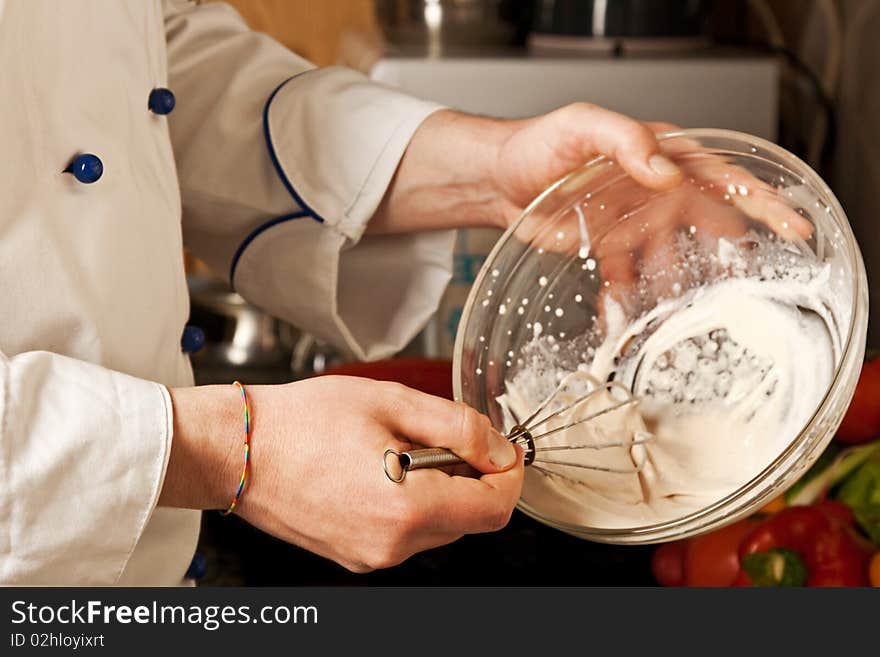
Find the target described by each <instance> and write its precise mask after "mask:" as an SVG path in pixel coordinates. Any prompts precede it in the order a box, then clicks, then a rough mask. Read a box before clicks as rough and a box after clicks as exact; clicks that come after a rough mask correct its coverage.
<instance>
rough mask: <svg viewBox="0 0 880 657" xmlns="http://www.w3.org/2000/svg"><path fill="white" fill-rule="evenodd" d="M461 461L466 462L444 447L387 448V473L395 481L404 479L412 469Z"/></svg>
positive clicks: (442, 465)
mask: <svg viewBox="0 0 880 657" xmlns="http://www.w3.org/2000/svg"><path fill="white" fill-rule="evenodd" d="M459 463H464V460H463V459H461V458H459V457H458V455H456V454H455V453H454V452H451V451H449V450H448V449H443V448H442V447H426V448H425V449H411V450H409V451H406V452H398V451H397V450H395V449H387V450H385V474H386V475H387V476H388V478H389V479H390V480H391V481H393V482H395V483H400V482H401V481H403V480H404V479H405V478H406V473H407V472H409V471H410V470H421V469H422V468H442V467H444V466H447V465H458V464H459Z"/></svg>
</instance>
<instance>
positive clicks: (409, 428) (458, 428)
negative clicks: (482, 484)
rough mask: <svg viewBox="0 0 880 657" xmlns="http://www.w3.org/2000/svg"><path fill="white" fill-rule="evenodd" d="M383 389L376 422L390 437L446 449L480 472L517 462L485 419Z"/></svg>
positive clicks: (393, 387) (406, 391)
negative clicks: (389, 432) (382, 426)
mask: <svg viewBox="0 0 880 657" xmlns="http://www.w3.org/2000/svg"><path fill="white" fill-rule="evenodd" d="M377 385H382V386H384V388H385V390H384V391H383V394H382V402H380V414H381V416H382V417H381V418H379V419H380V420H381V421H382V422H383V424H384V425H385V426H386V427H387V428H388V429H389V430H390V431H392V432H393V433H395V434H397V435H398V436H400V437H402V438H405V439H406V440H409V441H411V442H414V443H418V444H420V445H426V446H428V447H445V448H446V449H450V450H452V451H453V452H455V453H456V454H457V455H458V456H459V457H460V458H462V459H464V460H465V461H466V462H467V463H469V464H470V465H471V466H473V467H474V468H476V469H477V470H479V471H480V472H499V471H503V470H507V469H508V468H510V467H512V466H513V465H514V464H515V463H516V462H517V460H522V457H521V456H518V455H517V451H516V450H515V448H514V446H513V445H512V444H511V443H510V442H509V441H508V440H507V439H506V438H505V437H504V436H502V435H501V434H500V433H498V432H497V431H496V430H495V428H494V427H493V426H492V423H491V422H490V421H489V418H487V417H486V416H484V415H481V414H480V413H477V411H475V410H474V409H473V408H471V407H470V406H468V405H466V404H463V403H461V402H452V401H449V400H447V399H442V398H440V397H434V396H433V395H428V394H425V393H423V392H419V391H418V390H412V389H411V388H406V387H405V386H401V385H398V384H393V383H382V384H377Z"/></svg>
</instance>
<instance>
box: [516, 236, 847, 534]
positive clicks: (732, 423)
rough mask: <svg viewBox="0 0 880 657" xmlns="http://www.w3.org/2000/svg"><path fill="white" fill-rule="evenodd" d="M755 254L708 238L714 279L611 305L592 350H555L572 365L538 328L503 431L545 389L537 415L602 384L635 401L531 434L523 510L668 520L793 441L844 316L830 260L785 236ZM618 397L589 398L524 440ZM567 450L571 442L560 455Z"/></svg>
mask: <svg viewBox="0 0 880 657" xmlns="http://www.w3.org/2000/svg"><path fill="white" fill-rule="evenodd" d="M761 246H762V250H761V251H760V253H761V254H762V255H761V257H758V258H757V259H755V258H754V256H753V255H751V254H749V253H748V252H746V251H743V250H740V249H739V248H738V247H737V246H735V245H733V244H732V243H730V242H728V241H726V240H724V239H721V240H719V241H718V247H717V252H716V253H713V254H712V257H713V262H714V266H716V267H718V268H720V269H721V270H723V271H724V272H725V274H724V276H723V277H721V279H720V280H717V282H715V283H712V284H708V285H702V286H695V287H692V288H690V289H687V290H684V291H681V289H680V288H678V289H677V290H676V292H677V294H676V295H673V296H672V297H670V298H667V299H665V300H662V301H661V302H660V303H658V304H656V306H655V307H653V308H652V309H650V310H649V311H647V312H645V313H643V314H641V315H640V316H639V317H638V318H637V319H634V320H632V319H628V318H627V314H626V313H625V312H624V309H623V308H622V307H621V305H620V304H618V303H616V302H615V301H613V300H611V299H610V297H609V298H608V299H606V303H605V317H604V318H603V319H604V328H603V329H602V339H601V341H599V342H598V344H597V346H595V347H591V348H589V349H584V344H586V343H587V342H589V341H588V340H587V339H586V337H589V336H586V337H585V336H579V337H576V338H573V339H571V340H570V341H569V343H568V344H563V345H562V347H563V348H562V349H561V351H562V352H566V351H568V352H577V354H578V357H577V359H576V360H578V361H579V362H578V364H577V365H576V367H572V362H573V361H572V359H571V358H561V357H560V356H559V353H560V341H559V340H558V339H554V338H553V336H548V335H546V334H544V335H542V331H541V330H536V331H535V334H534V337H533V339H532V340H531V342H530V344H528V345H526V346H525V347H524V349H523V350H522V352H523V355H524V358H523V359H521V362H523V363H524V365H523V366H522V367H520V368H519V369H518V370H517V371H516V373H515V374H514V375H513V376H512V378H509V380H507V381H506V392H505V394H504V395H503V396H502V397H500V398H499V402H500V404H501V406H502V408H503V409H504V410H505V417H506V422H507V423H508V428H509V427H510V426H513V424H514V423H515V420H514V418H525V417H528V416H529V415H530V414H531V412H532V411H533V410H534V409H535V408H537V407H538V406H540V405H541V404H542V403H544V402H545V401H547V400H548V398H549V397H550V396H551V395H552V400H551V403H550V405H549V406H548V410H552V408H559V407H561V405H564V404H566V403H570V402H571V401H573V400H574V399H577V398H578V396H579V395H582V394H583V393H584V392H585V391H587V390H590V389H592V388H595V387H601V386H602V384H604V383H605V382H607V381H609V380H613V381H615V382H619V383H620V384H622V385H623V386H624V387H626V388H627V389H629V390H631V391H632V392H633V394H634V395H635V396H636V397H638V398H639V402H638V403H637V404H636V405H629V406H625V407H622V408H620V409H618V410H615V411H613V412H611V413H607V414H605V415H602V416H600V417H598V418H596V419H595V420H592V421H590V422H584V423H581V424H578V425H576V426H574V427H571V428H570V429H567V430H564V431H559V432H557V433H554V434H552V435H548V436H547V437H546V438H542V439H539V440H538V442H537V446H538V447H539V448H543V449H542V451H540V452H538V454H537V460H536V463H535V465H534V466H532V468H529V469H527V473H526V482H525V485H524V488H523V496H522V497H523V500H524V501H525V502H526V503H527V504H528V505H529V506H531V507H532V508H533V509H535V510H536V511H538V512H541V513H543V514H545V515H549V516H551V517H552V518H554V519H556V520H561V521H564V522H569V523H574V524H578V525H583V526H589V527H597V528H624V527H638V526H644V525H649V524H654V523H657V522H662V521H667V520H673V519H676V518H679V517H682V516H684V515H687V514H689V513H691V512H694V511H697V510H700V509H702V508H704V507H706V506H707V505H709V504H711V503H714V502H716V501H718V500H720V499H721V498H723V497H725V496H726V495H728V494H730V493H732V492H734V491H735V490H737V489H738V488H740V487H741V486H743V485H744V484H746V483H748V482H749V481H750V480H752V479H753V478H754V477H756V476H757V475H759V474H760V473H761V472H762V471H763V470H764V469H765V468H767V467H768V466H769V465H770V464H771V463H772V462H773V461H774V459H776V458H777V457H778V456H779V455H780V453H781V452H782V451H783V450H784V449H785V448H786V446H788V445H789V444H790V443H791V442H792V441H793V440H794V439H795V438H796V437H797V436H798V434H799V433H800V432H801V430H802V429H803V428H804V426H805V425H806V424H807V423H808V422H809V420H810V418H811V417H812V415H813V413H814V412H815V410H816V408H817V407H818V405H819V404H820V403H821V401H822V399H823V397H824V396H825V394H826V392H827V391H828V388H829V386H830V384H831V381H832V379H833V376H834V372H835V367H836V364H837V362H838V359H839V356H840V352H841V337H840V335H839V330H838V328H837V327H839V326H846V325H848V318H846V317H843V316H842V313H841V312H840V310H839V306H840V305H842V304H839V303H837V300H836V299H835V295H834V294H833V291H832V289H833V286H832V285H831V282H830V280H829V279H830V266H829V265H826V264H823V263H820V262H819V261H818V260H814V259H810V258H807V257H806V256H804V255H802V254H795V253H793V252H791V251H789V250H787V249H786V247H785V246H784V244H783V243H782V242H773V243H764V244H762V245H761ZM593 332H594V333H595V329H594V330H593ZM593 337H595V335H594V336H593ZM548 340H549V341H550V343H551V344H548V342H547V341H548ZM594 342H596V341H595V340H594ZM551 347H552V348H551ZM618 399H620V397H619V396H615V394H614V390H611V391H610V392H604V391H602V392H599V393H597V394H596V395H594V396H593V397H591V398H590V400H589V401H588V402H586V403H583V404H580V405H578V406H577V407H576V408H574V409H572V410H571V411H569V412H567V413H565V414H564V415H563V416H560V417H557V418H554V420H552V421H551V422H550V423H548V425H547V426H545V427H541V428H539V429H538V430H537V431H536V432H535V433H536V434H537V433H540V431H541V430H542V429H546V428H555V427H558V426H561V425H562V424H564V423H565V422H568V421H571V420H575V419H579V418H582V417H585V416H586V415H588V414H590V413H594V412H596V411H597V410H601V409H602V408H607V407H608V406H609V405H612V404H614V403H615V402H616V400H618ZM544 415H545V414H542V417H543V416H544ZM651 434H652V435H653V438H652V439H650V440H647V441H645V442H642V440H640V437H643V436H645V435H651ZM572 445H576V446H579V447H581V448H579V449H559V447H563V446H572ZM584 446H592V447H595V448H594V449H589V448H584ZM554 447H555V448H556V449H552V448H554ZM548 448H549V449H548ZM550 461H556V463H550ZM560 463H571V464H573V465H560ZM578 465H589V466H591V467H595V468H597V469H588V468H583V467H577V466H578Z"/></svg>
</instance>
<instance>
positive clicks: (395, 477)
mask: <svg viewBox="0 0 880 657" xmlns="http://www.w3.org/2000/svg"><path fill="white" fill-rule="evenodd" d="M586 378H587V379H588V380H589V381H590V382H591V383H592V385H593V387H592V389H590V390H589V391H588V392H586V393H585V394H583V395H580V396H579V397H577V398H576V399H575V400H574V401H571V402H568V403H566V404H564V405H563V406H562V407H561V408H558V409H554V410H552V411H550V412H548V413H547V414H546V415H544V416H543V417H541V418H540V419H538V417H539V416H541V415H542V414H543V413H544V412H545V410H546V409H547V408H548V407H549V406H550V405H551V404H552V403H553V401H554V399H556V397H557V396H558V394H559V392H560V390H562V389H563V388H564V386H565V381H563V382H561V383H560V384H559V385H558V386H557V387H556V389H555V390H554V391H553V394H551V395H550V396H549V397H547V399H546V400H545V401H544V402H543V403H542V404H541V405H540V406H539V407H538V408H537V409H536V410H535V411H534V412H532V413H531V415H529V417H527V418H526V419H525V420H523V421H520V420H519V418H517V417H516V414H515V413H514V412H513V411H512V409H510V408H508V409H507V410H508V411H509V412H510V414H511V417H513V419H514V421H515V424H514V426H513V427H512V428H511V429H510V431H508V432H507V434H506V437H507V439H508V440H509V441H510V442H512V443H516V444H517V445H519V446H520V447H522V448H523V451H524V452H525V464H526V465H527V466H531V467H532V468H533V469H535V470H539V471H541V472H543V473H544V474H548V475H560V474H561V473H559V472H556V471H555V470H554V469H553V467H552V466H566V467H574V468H582V469H585V470H594V471H599V472H614V473H621V474H634V473H638V472H639V471H641V470H642V468H643V467H644V465H645V462H646V460H647V455H643V457H642V458H641V459H640V460H639V462H638V463H637V464H635V465H634V466H632V467H631V468H612V467H607V466H601V465H591V464H585V463H579V462H572V461H566V460H564V459H562V458H559V457H555V458H554V453H557V452H562V453H565V452H570V451H573V450H599V449H608V448H612V447H632V446H634V445H641V444H644V443H646V442H648V441H650V440H652V439H653V438H654V435H653V434H651V433H650V432H647V431H635V432H633V435H632V437H631V439H630V440H622V441H611V442H599V443H577V444H561V445H547V446H541V445H539V444H538V443H539V441H541V440H543V439H544V438H546V437H548V436H551V435H554V434H559V433H561V432H563V431H567V430H568V429H571V428H572V427H575V426H578V425H581V424H585V423H588V422H591V421H595V420H596V419H597V418H599V417H601V416H603V415H607V414H608V413H612V412H614V411H616V410H619V409H622V408H624V407H627V406H633V405H635V404H637V403H638V401H639V400H638V398H637V397H634V396H633V395H632V393H631V392H630V391H629V389H628V388H627V387H626V386H624V385H623V384H621V383H619V382H616V381H612V382H608V383H600V382H598V381H597V380H596V379H594V378H593V377H589V376H587V377H586ZM614 392H616V393H618V394H622V395H623V398H622V399H614V395H613V394H612V393H614ZM604 393H607V394H606V396H607V397H608V398H609V400H610V401H609V403H608V404H607V405H605V406H603V407H601V408H599V409H591V410H590V412H588V413H586V414H585V415H583V416H582V417H576V418H574V419H571V420H569V421H567V422H565V423H563V424H561V425H559V426H549V425H548V422H550V421H551V420H553V419H555V418H558V417H559V416H561V415H563V414H564V413H566V412H569V411H574V410H575V409H576V408H577V407H578V406H580V405H582V404H585V403H586V402H588V401H590V400H593V399H595V398H597V396H599V395H603V394H604ZM460 463H464V461H463V460H462V459H461V458H459V457H458V456H457V455H456V454H455V453H454V452H452V451H450V450H448V449H444V448H440V447H430V448H425V449H414V450H408V451H405V452H399V451H397V450H395V449H388V450H385V454H384V456H383V465H384V468H385V474H386V475H387V477H388V478H389V479H390V480H391V481H393V482H395V483H400V482H402V481H403V480H404V479H405V478H406V473H407V472H409V471H410V470H420V469H422V468H441V467H445V466H450V465H457V464H460ZM546 466H551V467H550V468H548V467H546ZM562 476H564V475H562Z"/></svg>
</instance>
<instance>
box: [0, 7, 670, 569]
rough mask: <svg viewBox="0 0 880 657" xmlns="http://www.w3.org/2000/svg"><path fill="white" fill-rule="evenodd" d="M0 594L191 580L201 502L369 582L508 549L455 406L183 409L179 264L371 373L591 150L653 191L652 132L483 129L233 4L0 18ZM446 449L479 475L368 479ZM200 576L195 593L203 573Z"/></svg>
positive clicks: (513, 463)
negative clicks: (419, 454) (492, 546)
mask: <svg viewBox="0 0 880 657" xmlns="http://www.w3.org/2000/svg"><path fill="white" fill-rule="evenodd" d="M0 62H2V68H3V75H2V76H0V97H2V98H3V99H4V100H3V104H2V106H0V143H2V144H3V148H4V153H3V159H4V161H3V165H2V178H0V189H2V194H0V272H2V273H0V281H2V285H3V288H2V289H3V297H2V298H3V315H2V320H0V349H2V353H0V582H2V583H4V584H68V585H109V584H119V585H176V584H180V583H182V582H184V581H186V577H187V572H188V569H189V567H190V565H191V560H192V558H193V553H194V550H195V546H196V540H197V537H198V531H199V517H200V516H199V514H200V510H204V509H227V508H229V506H230V503H231V502H232V501H233V500H235V502H236V504H235V508H234V512H235V513H237V514H240V515H241V516H242V517H243V518H244V519H246V520H247V521H249V522H250V523H252V524H254V525H255V526H257V527H259V528H261V529H262V530H264V531H267V532H269V533H271V534H274V535H275V536H277V537H280V538H282V539H284V540H286V541H289V542H292V543H295V544H298V545H300V546H302V547H304V548H306V549H308V550H311V551H313V552H316V553H318V554H320V555H323V556H325V557H328V558H330V559H333V560H335V561H337V562H338V563H340V564H342V565H344V566H345V567H347V568H349V569H351V570H354V571H357V572H364V571H367V570H370V569H374V568H381V567H387V566H391V565H393V564H396V563H399V562H401V561H402V560H404V559H406V558H407V557H408V556H410V555H411V554H413V553H415V552H417V551H419V550H424V549H427V548H430V547H434V546H437V545H441V544H444V543H448V542H450V541H453V540H455V539H456V538H458V537H459V536H461V535H463V534H466V533H473V532H483V531H490V530H495V529H498V528H500V527H502V526H503V525H504V524H505V523H506V521H507V519H508V518H509V515H510V513H511V510H512V508H513V506H514V504H515V502H516V500H517V497H518V495H519V491H520V486H521V483H522V476H523V466H522V459H521V458H520V454H519V453H518V451H517V449H518V448H514V447H513V446H512V445H510V444H509V443H507V442H506V441H505V440H504V439H503V438H502V437H501V436H500V435H498V434H497V433H496V432H495V431H494V430H492V428H491V426H490V424H489V422H488V420H487V419H486V418H484V417H482V416H480V415H478V414H477V413H476V412H474V411H472V410H469V409H468V408H466V407H465V406H464V405H462V404H457V403H453V402H449V401H446V400H442V399H437V398H434V397H431V396H428V395H425V394H422V393H418V392H416V391H412V390H408V389H406V388H403V387H401V386H397V385H394V384H389V383H379V382H374V381H370V380H361V379H355V378H345V377H324V378H318V379H314V380H307V381H301V382H296V383H292V384H288V385H283V386H246V387H245V390H246V398H245V399H246V401H247V404H248V409H249V420H250V433H249V441H250V443H249V444H250V457H249V465H248V471H247V472H248V475H247V482H246V485H245V486H244V487H243V488H242V490H240V491H239V490H238V488H237V487H238V484H239V481H240V476H241V474H242V445H243V438H242V435H243V429H242V417H243V412H242V408H243V403H244V402H243V397H242V395H241V394H240V393H241V391H240V389H239V388H238V387H235V386H233V385H223V386H205V387H193V378H192V372H191V369H190V363H189V358H188V353H189V352H191V351H193V350H194V349H196V348H197V347H198V346H199V342H200V340H201V336H200V334H199V332H198V331H197V330H195V329H194V328H192V327H188V326H185V322H186V318H187V316H188V310H189V309H188V296H187V287H186V280H185V276H184V269H183V259H182V249H183V247H184V245H185V246H186V247H188V248H189V249H190V250H191V251H192V252H193V253H194V254H196V255H197V256H199V257H200V258H201V259H203V260H204V261H205V262H207V263H208V264H209V265H210V266H211V267H212V268H213V269H214V270H215V271H216V272H218V273H221V274H222V275H224V276H226V277H227V278H228V280H229V281H230V283H231V284H232V286H233V287H234V288H235V289H236V290H237V291H238V292H239V293H240V294H241V295H243V296H244V297H245V298H246V299H247V300H248V301H250V302H251V303H253V304H256V305H257V306H260V307H262V308H264V309H266V310H268V311H270V312H272V313H273V314H275V315H277V316H278V317H281V318H283V319H285V320H287V321H289V322H291V323H293V324H295V325H296V326H298V327H300V328H302V329H303V330H305V331H308V332H310V333H313V334H315V335H317V336H320V337H321V338H323V339H325V340H328V341H331V342H333V343H335V344H336V345H338V346H340V348H343V349H345V350H347V351H348V352H349V353H351V354H352V355H353V356H355V357H358V358H361V359H375V358H381V357H385V356H388V355H390V354H393V353H394V352H395V350H397V349H399V348H400V347H402V346H403V345H405V344H406V343H407V342H408V341H409V340H410V339H411V338H412V337H413V336H414V335H415V334H417V333H418V331H419V330H420V329H421V328H422V327H423V326H424V324H425V323H426V321H427V320H428V318H429V317H430V315H431V314H432V312H433V311H434V309H435V305H436V303H437V301H438V298H439V296H440V295H441V293H442V292H443V289H444V286H445V285H446V283H447V281H448V280H449V277H450V261H451V251H452V246H453V239H454V233H453V231H452V229H454V228H456V227H462V226H498V227H505V226H507V225H508V224H509V223H510V222H511V221H512V220H513V219H514V218H515V217H516V216H517V215H518V214H519V213H520V211H521V210H522V208H523V207H524V206H525V205H526V204H527V203H528V202H529V201H530V200H531V199H532V198H533V197H534V196H535V195H536V194H537V193H538V192H540V191H541V190H542V189H543V188H544V187H545V186H546V185H547V184H548V183H549V182H551V181H553V180H555V179H556V178H558V177H560V176H561V175H563V174H564V173H566V172H567V171H569V170H571V169H573V168H575V167H576V166H579V165H580V164H582V163H583V162H584V161H586V160H588V159H589V158H591V157H593V156H595V155H596V154H598V153H605V154H608V155H611V156H614V157H616V158H617V159H618V160H619V162H620V163H621V165H622V166H623V167H624V168H625V169H626V170H627V171H628V172H629V173H630V174H631V175H633V176H634V177H636V178H637V179H638V180H639V181H641V182H643V183H644V184H646V185H648V186H651V187H653V188H658V189H663V188H667V187H670V186H672V185H675V184H677V183H678V182H679V180H680V172H679V170H678V169H677V168H676V167H675V165H674V164H672V163H671V161H670V160H668V159H667V158H666V157H664V156H663V155H661V154H659V152H658V150H659V148H658V145H657V142H656V140H655V138H654V135H653V132H652V131H651V129H649V127H647V126H645V125H642V124H640V123H638V122H636V121H634V120H631V119H628V118H626V117H623V116H620V115H618V114H614V113H612V112H609V111H606V110H603V109H600V108H596V107H593V106H590V105H586V104H583V105H581V104H579V105H573V106H569V107H566V108H563V109H561V110H559V111H557V112H554V113H551V114H548V115H546V116H543V117H538V118H535V119H529V120H522V121H497V120H492V119H487V118H481V117H471V116H466V115H463V114H459V113H456V112H452V111H450V110H447V109H445V108H442V107H438V106H437V105H434V104H432V103H427V102H423V101H421V100H417V99H414V98H410V97H408V96H405V95H403V94H402V93H399V92H397V91H394V90H392V89H388V88H385V87H382V86H379V85H376V84H373V83H371V82H369V81H368V80H367V79H365V78H364V77H363V76H361V75H360V74H358V73H355V72H353V71H351V70H346V69H342V68H326V69H316V68H314V67H313V66H311V65H310V64H309V63H308V62H306V61H304V60H303V59H301V58H300V57H298V56H296V55H295V54H292V53H291V52H289V51H287V50H285V49H284V48H283V47H281V46H280V45H278V44H277V43H275V42H273V41H272V40H270V39H269V38H267V37H266V36H264V35H261V34H258V33H254V32H252V31H250V30H249V29H248V28H247V27H246V25H245V24H244V23H243V21H242V20H241V19H240V17H239V16H238V15H237V14H236V13H235V12H234V11H232V10H231V9H230V8H229V7H227V6H225V5H222V4H215V3H210V4H204V5H197V4H194V3H192V2H187V1H183V0H176V1H175V0H167V1H166V2H159V1H158V0H155V1H148V0H128V1H123V0H119V1H114V2H105V1H101V0H79V1H78V2H63V3H62V2H55V1H54V0H0ZM411 444H415V445H427V446H443V447H448V448H451V449H453V450H454V451H456V452H457V453H458V454H460V455H461V456H462V457H463V458H464V459H465V460H467V461H468V462H469V463H470V464H471V465H472V466H473V467H474V468H476V470H478V471H479V472H480V473H482V476H481V477H479V478H476V477H462V476H450V475H448V474H445V473H443V472H439V471H419V472H416V473H413V474H412V475H411V476H410V477H408V478H407V479H406V481H405V483H404V484H403V485H394V484H392V483H390V482H389V481H388V480H387V478H386V477H385V475H384V474H383V473H382V472H381V469H380V468H378V465H376V464H379V463H380V462H381V460H380V459H381V454H382V453H383V452H384V450H385V449H387V448H389V447H396V448H401V447H404V446H407V445H411ZM190 574H192V572H191V571H190Z"/></svg>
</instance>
